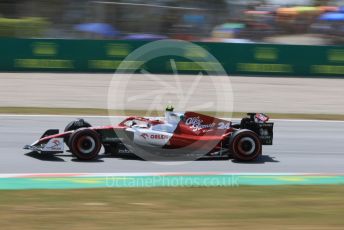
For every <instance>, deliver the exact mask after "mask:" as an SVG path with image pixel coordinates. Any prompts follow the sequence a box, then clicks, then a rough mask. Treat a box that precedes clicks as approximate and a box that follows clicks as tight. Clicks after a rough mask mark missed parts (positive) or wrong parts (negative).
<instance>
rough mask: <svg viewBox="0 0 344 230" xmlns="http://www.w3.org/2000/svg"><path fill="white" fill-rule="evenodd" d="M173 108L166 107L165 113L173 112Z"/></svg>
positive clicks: (170, 106)
mask: <svg viewBox="0 0 344 230" xmlns="http://www.w3.org/2000/svg"><path fill="white" fill-rule="evenodd" d="M173 110H174V107H173V106H172V105H167V106H166V109H165V111H167V112H173Z"/></svg>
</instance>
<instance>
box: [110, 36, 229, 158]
mask: <svg viewBox="0 0 344 230" xmlns="http://www.w3.org/2000/svg"><path fill="white" fill-rule="evenodd" d="M152 69H154V70H157V71H155V73H153V72H152V71H151V70H152ZM161 69H163V70H166V69H167V70H170V72H169V73H168V74H165V73H164V75H161V74H157V73H156V72H159V70H161ZM180 71H183V72H185V71H192V72H193V73H196V74H193V75H185V74H179V72H180ZM167 104H172V105H173V106H174V108H175V110H176V111H180V112H184V111H194V112H208V113H211V115H212V116H214V117H225V116H228V114H229V115H230V113H231V112H232V110H233V96H232V87H231V82H230V78H229V77H228V75H227V73H226V71H225V70H224V68H223V67H222V65H221V63H220V62H218V61H217V59H216V58H215V57H214V56H213V55H212V54H211V53H209V52H208V51H207V50H206V49H204V48H202V47H200V46H198V45H196V44H193V43H190V42H186V41H181V40H170V39H167V40H159V41H154V42H151V43H147V44H145V45H143V46H141V47H140V48H138V49H136V50H134V51H133V52H132V53H130V54H129V55H128V56H127V57H126V58H125V59H124V60H123V61H122V63H121V64H120V65H119V67H118V68H117V71H116V72H115V73H114V75H113V78H112V81H111V83H110V86H109V91H108V111H109V116H110V119H111V123H112V124H113V125H116V124H118V119H116V118H115V116H116V115H118V114H119V113H121V114H122V115H123V114H124V115H126V114H128V112H130V113H131V114H132V113H135V112H133V111H137V113H140V115H143V116H152V115H156V114H157V113H159V114H162V113H163V111H164V109H165V107H166V105H167ZM188 122H189V123H190V122H191V123H192V124H193V125H194V126H195V125H197V124H198V123H197V124H196V121H195V120H193V121H191V120H189V121H188ZM197 122H199V121H197ZM198 125H199V127H202V126H204V127H207V126H211V125H213V124H198ZM166 132H168V130H167V131H166ZM222 132H225V130H224V129H223V130H222ZM167 134H168V133H167ZM117 135H118V136H120V137H123V138H124V139H125V140H126V141H125V143H124V144H125V145H126V146H128V148H130V149H131V150H132V151H133V152H134V153H135V154H136V155H138V156H139V157H141V158H143V159H145V160H153V161H159V162H175V161H191V160H195V159H198V158H200V157H202V156H204V155H206V154H207V153H208V152H209V151H210V150H212V149H213V148H214V147H215V146H216V145H217V144H218V143H216V141H215V142H208V143H206V142H205V143H203V142H202V143H200V142H198V141H196V142H194V143H192V145H191V146H187V147H183V148H170V149H161V148H147V147H145V146H142V145H138V144H136V143H134V141H132V140H130V139H132V138H128V137H126V136H125V134H123V133H118V134H117ZM123 135H124V136H123ZM169 135H170V134H168V136H169ZM171 135H173V133H172V134H171Z"/></svg>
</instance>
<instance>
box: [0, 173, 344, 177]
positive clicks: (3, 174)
mask: <svg viewBox="0 0 344 230" xmlns="http://www.w3.org/2000/svg"><path fill="white" fill-rule="evenodd" d="M204 175H207V176H217V175H220V176H221V175H226V176H344V173H302V172H300V173H238V172H204V173H203V172H166V173H165V172H156V173H140V172H134V173H1V174H0V178H33V177H47V178H49V177H125V176H130V177H137V176H157V177H159V176H204Z"/></svg>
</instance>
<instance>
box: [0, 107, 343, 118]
mask: <svg viewBox="0 0 344 230" xmlns="http://www.w3.org/2000/svg"><path fill="white" fill-rule="evenodd" d="M200 112H201V113H204V114H208V115H215V114H216V113H215V112H202V111H200ZM0 114H46V115H95V116H107V115H109V114H111V115H138V116H162V115H163V111H155V112H152V113H147V111H143V110H126V111H110V112H109V111H108V110H107V109H92V108H42V107H0ZM267 114H268V115H269V116H270V117H271V118H275V119H276V118H286V119H317V120H344V114H297V113H289V114H288V113H268V112H267ZM216 115H219V116H229V117H234V118H241V117H243V116H245V115H246V113H244V112H234V113H232V114H230V113H226V112H222V113H221V112H219V113H217V114H216Z"/></svg>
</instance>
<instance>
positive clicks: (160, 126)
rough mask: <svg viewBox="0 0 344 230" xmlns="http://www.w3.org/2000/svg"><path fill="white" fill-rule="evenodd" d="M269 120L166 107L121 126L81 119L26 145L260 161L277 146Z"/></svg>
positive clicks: (91, 153) (82, 153)
mask: <svg viewBox="0 0 344 230" xmlns="http://www.w3.org/2000/svg"><path fill="white" fill-rule="evenodd" d="M268 120H269V117H268V116H266V115H265V114H262V113H248V117H245V118H243V119H241V122H238V123H236V124H235V123H232V122H231V121H228V120H224V119H219V118H215V117H211V116H207V115H203V114H199V113H196V112H185V113H176V112H173V111H166V113H165V119H161V118H145V117H138V116H131V117H127V118H126V119H125V120H123V121H122V122H120V123H119V124H118V125H115V126H113V125H111V126H98V127H97V126H91V125H90V124H89V123H88V122H86V121H84V120H83V119H78V120H75V121H72V122H70V123H69V124H68V125H67V126H66V128H65V130H64V132H63V133H59V130H57V129H49V130H47V131H46V132H45V133H44V134H43V135H42V137H41V138H40V139H39V140H37V141H36V142H34V143H33V144H31V145H26V146H25V147H24V149H27V150H31V151H32V152H38V153H41V154H46V153H53V154H54V153H62V152H64V146H65V144H66V145H67V146H68V148H69V150H70V152H71V153H72V154H73V155H74V156H75V157H76V158H78V159H79V160H92V159H95V158H97V157H98V155H99V153H100V150H101V148H102V146H103V147H104V149H105V154H106V153H111V154H118V153H133V154H135V155H138V156H139V157H141V158H145V157H142V155H140V153H139V152H141V150H142V149H144V150H145V152H146V153H147V152H150V153H152V152H154V153H156V154H157V155H159V154H163V153H164V152H166V151H167V152H168V154H167V155H169V154H170V152H169V151H173V154H177V155H182V154H186V155H187V154H188V153H190V152H193V153H199V152H201V153H202V154H201V155H202V156H204V157H223V156H232V157H233V158H234V159H235V160H238V161H254V160H256V159H258V158H259V157H260V156H261V155H262V145H272V141H273V123H272V122H268ZM171 153H172V152H171ZM173 154H172V155H173ZM170 155H171V154H170ZM201 155H200V156H201Z"/></svg>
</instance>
